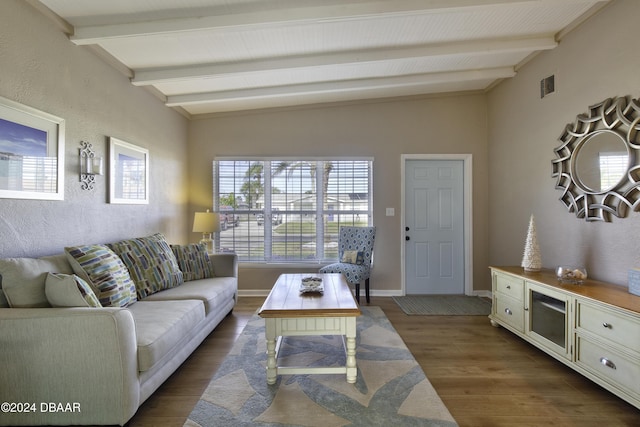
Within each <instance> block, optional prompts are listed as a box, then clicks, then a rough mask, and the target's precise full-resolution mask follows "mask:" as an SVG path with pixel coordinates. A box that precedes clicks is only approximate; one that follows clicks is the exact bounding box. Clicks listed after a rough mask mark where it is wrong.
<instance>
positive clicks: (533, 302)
mask: <svg viewBox="0 0 640 427" xmlns="http://www.w3.org/2000/svg"><path fill="white" fill-rule="evenodd" d="M525 289H526V294H525V295H526V298H525V308H524V310H525V334H526V335H527V336H528V337H529V338H530V339H531V340H533V341H535V342H537V343H538V344H540V345H541V346H543V347H544V348H545V349H547V350H551V351H552V352H553V353H554V354H557V355H559V356H561V357H563V358H567V359H571V323H570V321H571V316H570V312H571V310H572V309H571V301H572V298H571V297H570V296H569V295H568V294H565V293H562V292H558V291H555V290H552V289H549V288H547V287H544V286H540V285H538V284H536V283H530V282H527V283H526V287H525Z"/></svg>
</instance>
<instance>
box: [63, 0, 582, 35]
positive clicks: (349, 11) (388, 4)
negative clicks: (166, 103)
mask: <svg viewBox="0 0 640 427" xmlns="http://www.w3.org/2000/svg"><path fill="white" fill-rule="evenodd" d="M555 1H557V0H537V1H534V0H394V1H370V2H366V3H347V4H337V5H328V6H314V7H304V8H289V9H279V10H266V11H259V12H247V13H238V14H227V15H215V16H198V17H191V18H175V19H161V20H155V21H140V22H114V23H112V24H105V25H90V26H76V27H75V28H74V33H73V35H71V36H70V39H71V41H73V42H74V43H75V44H77V45H87V44H98V43H100V42H102V41H105V40H111V39H119V38H127V37H140V36H151V35H158V34H167V33H176V32H187V31H202V30H216V29H224V30H232V29H236V30H242V29H247V28H252V27H260V28H264V27H269V26H279V27H282V26H285V25H304V24H307V23H317V22H339V21H349V20H355V19H368V18H375V17H378V16H380V15H387V16H389V15H399V16H402V15H413V14H418V13H419V14H426V13H441V12H444V11H449V10H460V9H464V8H476V7H486V6H499V5H504V4H509V5H512V4H514V3H534V4H540V3H545V2H555ZM565 1H580V2H584V0H565ZM121 19H123V20H124V19H126V17H122V18H121Z"/></svg>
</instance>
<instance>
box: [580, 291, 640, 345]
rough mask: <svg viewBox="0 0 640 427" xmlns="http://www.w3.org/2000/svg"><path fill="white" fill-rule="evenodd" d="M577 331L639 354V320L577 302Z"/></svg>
mask: <svg viewBox="0 0 640 427" xmlns="http://www.w3.org/2000/svg"><path fill="white" fill-rule="evenodd" d="M576 326H577V328H578V330H580V329H584V330H586V331H589V332H591V333H594V334H596V335H598V336H600V337H602V338H605V339H607V340H609V341H613V342H615V343H617V344H620V345H622V346H624V347H626V348H628V349H630V350H633V351H638V352H640V319H638V318H634V317H632V316H628V315H626V314H624V313H617V312H615V311H613V310H610V309H608V308H605V307H602V306H600V307H596V306H594V305H591V304H589V303H585V302H584V301H580V300H578V316H577V324H576Z"/></svg>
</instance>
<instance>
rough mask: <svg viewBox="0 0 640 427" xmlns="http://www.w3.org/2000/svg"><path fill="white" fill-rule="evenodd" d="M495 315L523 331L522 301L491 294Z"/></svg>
mask: <svg viewBox="0 0 640 427" xmlns="http://www.w3.org/2000/svg"><path fill="white" fill-rule="evenodd" d="M493 303H494V304H495V314H496V317H497V318H498V319H499V320H500V321H501V322H504V323H506V324H508V325H509V326H511V327H513V328H515V329H517V330H518V331H520V332H524V306H523V305H522V301H518V300H515V299H513V298H509V297H507V296H504V295H501V294H498V293H496V294H495V295H494V296H493Z"/></svg>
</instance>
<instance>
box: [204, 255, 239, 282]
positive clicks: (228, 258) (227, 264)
mask: <svg viewBox="0 0 640 427" xmlns="http://www.w3.org/2000/svg"><path fill="white" fill-rule="evenodd" d="M209 260H211V264H212V265H213V272H214V274H215V275H216V276H217V277H238V256H237V255H236V254H233V253H219V254H210V255H209Z"/></svg>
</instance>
